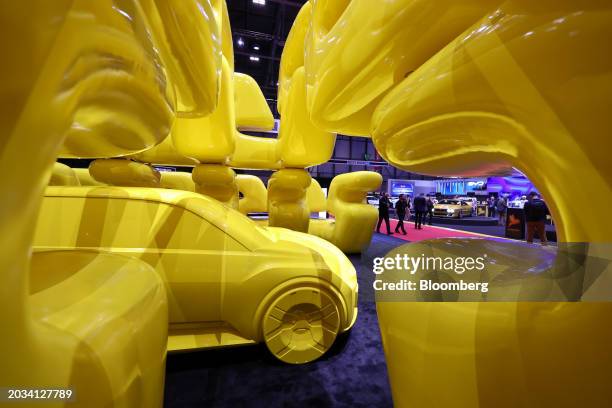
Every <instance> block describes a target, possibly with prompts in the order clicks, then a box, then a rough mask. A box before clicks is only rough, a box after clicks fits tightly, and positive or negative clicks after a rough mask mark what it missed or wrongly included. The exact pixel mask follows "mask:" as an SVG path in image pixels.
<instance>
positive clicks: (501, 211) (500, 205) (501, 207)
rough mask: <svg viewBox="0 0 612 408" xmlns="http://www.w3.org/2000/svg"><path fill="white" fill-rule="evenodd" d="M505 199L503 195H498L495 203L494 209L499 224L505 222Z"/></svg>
mask: <svg viewBox="0 0 612 408" xmlns="http://www.w3.org/2000/svg"><path fill="white" fill-rule="evenodd" d="M506 208H507V206H506V200H505V199H504V197H499V198H498V199H497V203H496V204H495V209H496V210H497V214H498V216H499V224H500V225H505V224H506Z"/></svg>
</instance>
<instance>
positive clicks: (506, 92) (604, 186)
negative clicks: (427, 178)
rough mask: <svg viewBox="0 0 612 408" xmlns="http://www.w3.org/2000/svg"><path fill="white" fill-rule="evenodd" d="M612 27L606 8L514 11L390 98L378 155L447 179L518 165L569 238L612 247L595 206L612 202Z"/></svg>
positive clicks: (380, 112)
mask: <svg viewBox="0 0 612 408" xmlns="http://www.w3.org/2000/svg"><path fill="white" fill-rule="evenodd" d="M611 23H612V4H609V3H605V2H604V3H602V2H599V1H585V2H573V1H538V2H526V1H508V2H506V3H504V4H503V5H502V6H500V8H499V10H497V11H495V12H493V13H491V14H489V15H488V16H486V17H484V18H483V19H482V20H481V21H480V22H479V23H478V24H476V25H474V26H473V27H472V28H470V29H469V30H468V31H466V32H465V33H464V34H462V35H461V36H459V37H458V38H457V39H456V40H455V41H453V42H452V43H450V44H449V45H448V46H446V47H445V48H444V49H442V50H441V51H440V52H439V53H438V54H436V55H435V56H434V57H433V58H432V59H430V60H429V61H427V63H425V64H424V65H423V66H422V67H421V68H419V69H418V70H416V71H415V72H414V73H413V74H411V75H410V76H409V77H408V78H406V79H405V80H404V81H403V82H402V83H401V84H400V85H399V86H398V87H397V88H395V89H394V90H393V91H392V92H390V93H389V94H388V95H387V96H386V97H385V99H384V100H383V101H382V102H381V104H380V105H379V106H378V108H377V111H376V114H375V115H374V118H373V122H372V138H373V141H374V143H375V144H376V147H377V149H378V151H379V152H380V153H381V155H382V156H383V157H384V158H385V159H387V160H388V161H389V162H391V163H392V164H394V165H396V166H398V167H401V168H404V169H407V170H410V171H416V172H419V173H426V174H435V175H444V176H451V175H454V176H456V175H473V174H479V175H482V174H483V173H489V172H492V171H495V170H496V169H499V168H500V167H507V166H508V165H513V166H515V167H516V168H518V169H519V170H521V171H522V172H523V173H525V174H526V176H527V177H528V178H529V179H530V180H531V181H532V182H533V183H534V184H535V186H536V187H537V188H538V190H539V191H540V192H541V193H542V195H543V196H544V198H545V199H546V202H547V203H548V205H549V208H550V210H551V212H552V215H553V218H554V220H555V223H556V229H557V236H558V238H559V239H560V240H562V241H569V242H584V241H599V242H608V241H609V240H610V236H611V235H610V231H612V219H611V218H610V217H601V216H600V215H599V211H597V210H596V208H595V207H594V206H595V205H596V204H595V203H597V202H608V201H610V200H612V189H611V187H610V180H612V165H611V162H610V160H609V157H608V154H607V152H609V151H610V150H611V149H612V142H611V139H610V138H608V137H602V136H601V135H605V134H609V133H610V132H612V117H611V116H610V115H609V114H607V107H608V106H611V104H612V74H611V72H612V56H610V53H608V52H607V50H606V46H605V45H604V44H606V43H607V42H608V41H607V39H610V38H612V24H611ZM604 39H605V40H604ZM576 197H597V200H596V201H588V202H586V203H584V202H582V201H581V200H576Z"/></svg>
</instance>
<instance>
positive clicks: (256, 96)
mask: <svg viewBox="0 0 612 408" xmlns="http://www.w3.org/2000/svg"><path fill="white" fill-rule="evenodd" d="M234 92H235V95H236V98H235V101H236V105H235V109H236V127H237V128H238V129H249V130H271V129H273V128H274V117H273V116H272V111H270V107H269V106H268V103H267V102H266V98H265V97H264V95H263V93H262V92H261V89H260V88H259V85H257V82H255V80H254V79H253V78H252V77H250V76H249V75H246V74H240V73H235V74H234ZM235 136H236V149H235V150H234V153H233V154H232V157H231V160H230V165H231V166H232V167H236V168H243V169H278V168H279V167H280V162H279V157H278V140H277V139H272V138H266V137H256V136H250V135H246V134H243V133H241V132H240V131H238V130H236V134H235Z"/></svg>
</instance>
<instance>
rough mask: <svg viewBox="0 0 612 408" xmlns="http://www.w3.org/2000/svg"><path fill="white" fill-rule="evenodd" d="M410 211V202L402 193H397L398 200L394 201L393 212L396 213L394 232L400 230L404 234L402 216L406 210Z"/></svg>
mask: <svg viewBox="0 0 612 408" xmlns="http://www.w3.org/2000/svg"><path fill="white" fill-rule="evenodd" d="M407 210H408V211H410V203H408V200H406V198H405V197H404V195H403V194H400V195H399V200H397V203H395V213H396V214H397V225H396V226H395V232H399V231H400V230H402V234H404V235H406V228H404V218H405V217H406V211H407Z"/></svg>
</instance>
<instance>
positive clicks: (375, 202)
mask: <svg viewBox="0 0 612 408" xmlns="http://www.w3.org/2000/svg"><path fill="white" fill-rule="evenodd" d="M366 200H367V202H368V204H370V205H373V206H374V207H376V208H378V200H380V197H376V196H375V195H369V194H368V196H367V197H366Z"/></svg>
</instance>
